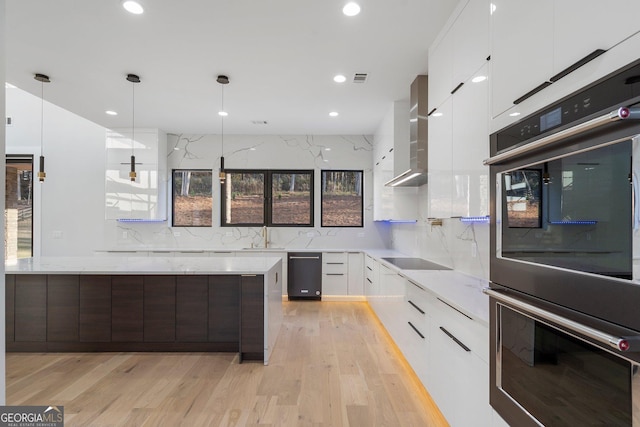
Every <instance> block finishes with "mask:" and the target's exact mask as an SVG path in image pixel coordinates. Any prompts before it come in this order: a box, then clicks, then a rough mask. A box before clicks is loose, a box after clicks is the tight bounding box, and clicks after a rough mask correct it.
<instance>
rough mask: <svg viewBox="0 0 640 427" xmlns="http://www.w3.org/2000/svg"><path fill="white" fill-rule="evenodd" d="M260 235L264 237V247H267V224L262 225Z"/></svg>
mask: <svg viewBox="0 0 640 427" xmlns="http://www.w3.org/2000/svg"><path fill="white" fill-rule="evenodd" d="M262 237H264V248H265V249H266V248H268V247H269V233H268V231H267V226H266V225H265V226H263V227H262Z"/></svg>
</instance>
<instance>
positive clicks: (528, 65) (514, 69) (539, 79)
mask: <svg viewBox="0 0 640 427" xmlns="http://www.w3.org/2000/svg"><path fill="white" fill-rule="evenodd" d="M553 1H554V0H539V1H536V2H531V1H528V0H493V1H492V4H493V6H492V10H493V12H492V13H491V77H492V82H493V83H492V101H491V113H492V116H493V117H495V116H497V115H499V114H500V113H502V112H504V111H506V110H508V109H509V108H511V107H513V105H514V104H513V101H514V100H516V99H517V98H519V97H521V96H522V95H524V94H525V93H527V92H529V91H530V90H532V89H534V88H535V87H537V86H539V85H540V84H541V83H543V82H544V81H546V80H547V79H549V78H550V77H551V76H552V75H553V50H552V45H553Z"/></svg>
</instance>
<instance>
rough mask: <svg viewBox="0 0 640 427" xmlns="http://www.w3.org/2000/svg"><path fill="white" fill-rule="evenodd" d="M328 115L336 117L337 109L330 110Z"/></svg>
mask: <svg viewBox="0 0 640 427" xmlns="http://www.w3.org/2000/svg"><path fill="white" fill-rule="evenodd" d="M329 115H330V116H331V117H338V112H337V111H332V112H330V113H329Z"/></svg>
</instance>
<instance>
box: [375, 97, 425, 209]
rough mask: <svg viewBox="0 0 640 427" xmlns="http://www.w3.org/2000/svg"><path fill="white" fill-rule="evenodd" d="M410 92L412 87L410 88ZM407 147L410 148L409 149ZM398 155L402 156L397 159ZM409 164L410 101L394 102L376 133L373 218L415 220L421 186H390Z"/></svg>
mask: <svg viewBox="0 0 640 427" xmlns="http://www.w3.org/2000/svg"><path fill="white" fill-rule="evenodd" d="M407 92H408V88H407ZM405 148H406V149H405ZM396 156H398V157H399V158H397V159H396ZM408 167H409V102H408V101H396V102H394V103H393V104H392V106H391V108H390V109H389V111H388V113H387V115H386V116H385V118H384V120H383V121H382V123H381V124H380V126H379V127H378V130H377V131H376V133H375V136H374V148H373V219H374V221H389V220H397V221H415V220H416V219H417V218H418V205H417V203H416V195H417V188H410V187H407V188H397V187H387V186H385V185H384V184H385V183H386V182H387V181H390V180H391V179H392V178H393V177H394V176H395V174H396V173H398V170H400V169H402V170H401V171H402V172H404V170H406V169H408Z"/></svg>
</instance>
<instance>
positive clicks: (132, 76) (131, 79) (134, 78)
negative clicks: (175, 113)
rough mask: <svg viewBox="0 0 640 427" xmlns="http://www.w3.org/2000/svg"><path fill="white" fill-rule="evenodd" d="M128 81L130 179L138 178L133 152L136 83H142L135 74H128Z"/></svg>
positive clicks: (134, 141)
mask: <svg viewBox="0 0 640 427" xmlns="http://www.w3.org/2000/svg"><path fill="white" fill-rule="evenodd" d="M127 81H129V82H131V105H132V107H131V170H130V171H129V179H130V180H131V181H135V180H136V176H137V175H136V156H135V154H134V152H133V146H134V145H135V143H136V140H135V137H136V89H135V88H136V83H140V77H138V76H137V75H135V74H127Z"/></svg>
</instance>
